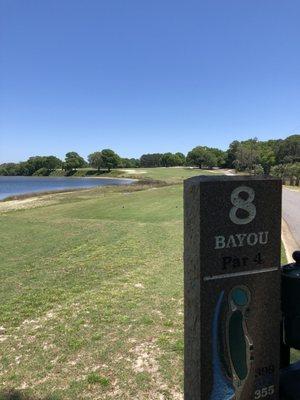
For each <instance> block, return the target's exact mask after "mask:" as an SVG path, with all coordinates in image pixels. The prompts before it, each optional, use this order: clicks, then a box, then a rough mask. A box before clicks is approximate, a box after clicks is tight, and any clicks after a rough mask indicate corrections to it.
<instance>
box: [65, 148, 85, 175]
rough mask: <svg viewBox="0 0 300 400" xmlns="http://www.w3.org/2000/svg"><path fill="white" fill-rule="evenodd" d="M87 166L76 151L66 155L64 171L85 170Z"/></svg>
mask: <svg viewBox="0 0 300 400" xmlns="http://www.w3.org/2000/svg"><path fill="white" fill-rule="evenodd" d="M84 165H85V161H84V159H83V158H82V157H81V156H80V155H79V154H78V153H76V152H75V151H70V152H68V153H67V154H66V158H65V163H64V169H65V170H66V171H72V170H73V169H75V170H76V169H77V168H83V167H84Z"/></svg>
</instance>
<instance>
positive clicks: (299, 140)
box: [276, 135, 300, 163]
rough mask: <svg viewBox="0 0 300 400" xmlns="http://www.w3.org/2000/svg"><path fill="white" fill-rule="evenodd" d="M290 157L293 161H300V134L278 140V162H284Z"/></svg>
mask: <svg viewBox="0 0 300 400" xmlns="http://www.w3.org/2000/svg"><path fill="white" fill-rule="evenodd" d="M287 159H289V160H290V161H291V162H299V161H300V135H292V136H289V137H287V138H286V139H284V140H280V141H278V145H277V146H276V162H277V163H282V162H285V161H286V160H287Z"/></svg>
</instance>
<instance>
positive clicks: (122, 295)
mask: <svg viewBox="0 0 300 400" xmlns="http://www.w3.org/2000/svg"><path fill="white" fill-rule="evenodd" d="M161 170H163V169H161ZM182 171H184V172H182ZM182 171H181V173H183V174H184V175H186V171H188V170H183V169H182ZM188 172H190V174H191V175H194V171H188ZM197 172H198V173H199V171H197ZM179 173H180V172H179V171H178V172H177V174H178V175H179ZM153 175H156V176H155V177H156V178H164V177H165V176H163V177H162V174H161V173H160V171H156V172H155V173H154V174H153ZM153 175H152V176H153ZM178 175H177V176H176V177H175V178H174V179H178ZM139 189H140V188H139V187H136V186H132V187H114V188H105V189H103V188H102V189H92V190H85V191H80V192H73V193H63V194H56V195H50V196H45V197H44V200H42V201H41V199H37V201H36V203H35V202H33V203H29V206H30V207H31V208H27V209H26V208H25V209H22V210H16V211H9V210H7V209H6V212H2V213H1V215H0V223H1V233H0V239H1V240H0V246H1V260H0V264H1V269H0V271H1V272H0V274H1V290H0V325H1V327H2V328H1V335H0V346H1V365H2V369H1V370H0V375H1V389H2V390H8V389H15V390H17V391H20V392H21V393H23V394H26V396H27V397H26V398H28V396H35V397H36V398H42V399H53V400H54V399H133V398H134V399H160V398H161V399H181V398H182V397H181V396H182V379H183V365H182V361H183V269H182V250H183V249H182V185H180V184H179V185H178V184H177V185H171V186H164V187H143V188H142V189H143V190H139ZM3 204H4V203H3ZM35 204H36V205H37V207H34V205H35ZM3 210H4V209H3ZM2 397H3V398H4V395H2ZM0 398H1V395H0Z"/></svg>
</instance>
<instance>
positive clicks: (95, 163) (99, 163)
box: [88, 151, 103, 171]
mask: <svg viewBox="0 0 300 400" xmlns="http://www.w3.org/2000/svg"><path fill="white" fill-rule="evenodd" d="M88 162H89V164H90V165H91V166H92V167H93V168H96V169H97V170H98V171H100V169H101V167H103V157H102V153H101V151H95V152H94V153H91V154H89V155H88Z"/></svg>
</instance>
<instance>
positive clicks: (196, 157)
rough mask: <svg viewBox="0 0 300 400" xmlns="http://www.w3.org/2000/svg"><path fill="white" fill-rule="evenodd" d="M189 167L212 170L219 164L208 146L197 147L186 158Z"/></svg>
mask: <svg viewBox="0 0 300 400" xmlns="http://www.w3.org/2000/svg"><path fill="white" fill-rule="evenodd" d="M186 162H187V164H188V165H195V166H197V167H199V168H203V167H206V168H212V167H216V166H217V164H218V160H217V157H216V156H215V154H214V153H213V152H212V151H211V149H209V148H208V147H206V146H197V147H195V148H193V150H192V151H190V152H189V153H188V155H187V157H186Z"/></svg>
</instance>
